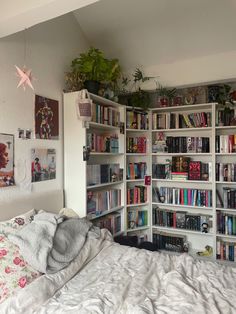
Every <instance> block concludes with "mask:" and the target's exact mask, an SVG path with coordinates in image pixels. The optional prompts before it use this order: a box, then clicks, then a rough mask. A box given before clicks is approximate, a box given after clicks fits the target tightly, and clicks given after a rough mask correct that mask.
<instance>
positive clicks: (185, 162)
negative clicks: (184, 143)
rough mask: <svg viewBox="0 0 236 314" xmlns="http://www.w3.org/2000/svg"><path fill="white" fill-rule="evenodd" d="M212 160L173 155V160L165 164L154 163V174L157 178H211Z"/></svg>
mask: <svg viewBox="0 0 236 314" xmlns="http://www.w3.org/2000/svg"><path fill="white" fill-rule="evenodd" d="M211 173H212V167H211V162H208V163H203V162H201V161H192V160H191V159H190V158H189V157H184V156H177V157H172V161H171V162H170V161H169V160H167V161H166V163H165V164H153V165H152V176H153V178H154V179H155V178H156V179H172V180H182V181H186V180H199V181H209V180H211Z"/></svg>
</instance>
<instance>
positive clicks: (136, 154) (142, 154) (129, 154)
mask: <svg viewBox="0 0 236 314" xmlns="http://www.w3.org/2000/svg"><path fill="white" fill-rule="evenodd" d="M126 156H148V154H147V153H126Z"/></svg>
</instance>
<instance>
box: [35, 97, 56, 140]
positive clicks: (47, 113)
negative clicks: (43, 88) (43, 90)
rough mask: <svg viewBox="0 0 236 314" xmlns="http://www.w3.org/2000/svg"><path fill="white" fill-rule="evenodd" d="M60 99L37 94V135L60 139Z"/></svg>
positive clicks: (41, 137) (42, 137)
mask: <svg viewBox="0 0 236 314" xmlns="http://www.w3.org/2000/svg"><path fill="white" fill-rule="evenodd" d="M58 110H59V109H58V101H57V100H53V99H50V98H46V97H43V96H39V95H35V136H36V138H40V139H47V140H58V139H59V112H58Z"/></svg>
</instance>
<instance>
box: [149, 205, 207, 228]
mask: <svg viewBox="0 0 236 314" xmlns="http://www.w3.org/2000/svg"><path fill="white" fill-rule="evenodd" d="M152 213H153V224H154V225H158V226H162V227H168V228H178V229H186V230H193V231H204V232H206V231H209V230H210V228H212V217H211V216H206V215H201V214H192V213H191V214H190V213H188V212H182V211H171V210H165V209H160V208H158V207H156V208H153V210H152ZM203 224H207V226H208V228H207V229H203V227H202V225H203Z"/></svg>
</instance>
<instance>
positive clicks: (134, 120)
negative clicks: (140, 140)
mask: <svg viewBox="0 0 236 314" xmlns="http://www.w3.org/2000/svg"><path fill="white" fill-rule="evenodd" d="M126 128H127V129H137V130H148V114H147V113H146V112H140V111H137V110H127V111H126Z"/></svg>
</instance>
